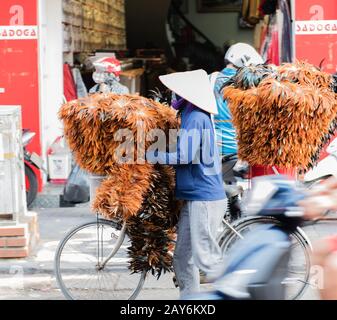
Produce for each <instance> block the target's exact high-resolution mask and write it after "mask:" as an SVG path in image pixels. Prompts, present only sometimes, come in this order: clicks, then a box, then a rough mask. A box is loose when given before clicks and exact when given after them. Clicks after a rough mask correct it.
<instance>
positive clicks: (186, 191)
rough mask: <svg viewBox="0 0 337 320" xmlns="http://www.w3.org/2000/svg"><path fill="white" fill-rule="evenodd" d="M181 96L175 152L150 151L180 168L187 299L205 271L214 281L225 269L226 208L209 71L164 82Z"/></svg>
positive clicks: (180, 256)
mask: <svg viewBox="0 0 337 320" xmlns="http://www.w3.org/2000/svg"><path fill="white" fill-rule="evenodd" d="M160 80H161V81H162V83H163V84H164V85H165V86H166V87H167V88H169V89H170V90H171V91H172V92H173V93H175V95H176V101H174V102H173V107H174V108H175V109H177V110H179V114H181V128H180V131H179V135H178V140H177V147H176V151H175V152H169V153H168V152H160V151H158V150H157V151H154V150H149V151H148V152H147V160H148V161H150V162H151V163H156V162H158V163H161V164H170V165H174V166H175V169H176V198H177V199H179V200H184V206H183V208H182V210H181V212H180V218H179V222H178V232H177V243H176V248H175V252H174V258H173V267H174V270H175V273H176V277H177V282H178V285H179V288H180V294H181V297H182V298H184V297H185V296H186V295H189V294H191V293H194V292H198V291H199V289H200V275H199V271H200V270H201V271H203V272H204V273H205V274H206V275H207V276H208V277H209V278H211V277H213V276H214V274H215V273H216V270H217V269H218V267H220V266H221V265H222V253H221V250H220V247H219V245H218V242H217V241H216V235H217V232H218V230H219V228H220V226H221V222H222V218H223V215H224V212H225V208H226V195H225V191H224V188H223V182H222V176H221V166H220V158H219V154H218V148H217V147H216V141H215V140H216V139H215V131H214V125H213V121H212V115H214V114H217V112H218V111H217V104H216V100H215V97H214V94H213V89H212V86H211V83H210V81H209V77H208V75H207V73H206V72H205V71H204V70H196V71H189V72H181V73H174V74H170V75H166V76H161V77H160Z"/></svg>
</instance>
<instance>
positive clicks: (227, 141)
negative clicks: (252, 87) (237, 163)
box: [211, 43, 264, 156]
mask: <svg viewBox="0 0 337 320" xmlns="http://www.w3.org/2000/svg"><path fill="white" fill-rule="evenodd" d="M262 63H264V61H263V59H262V57H261V56H260V55H259V54H258V52H257V51H256V50H255V49H254V48H253V47H252V46H250V45H249V44H246V43H237V44H234V45H232V46H231V47H230V48H229V49H228V51H227V52H226V55H225V68H224V69H223V70H222V71H221V72H214V73H212V74H211V83H212V85H213V87H214V94H215V98H216V101H217V106H218V112H219V113H218V114H217V115H215V116H214V123H215V130H216V134H217V145H218V147H219V153H220V156H225V155H229V154H236V153H237V149H238V147H237V140H236V133H235V128H234V126H233V123H232V116H231V112H230V110H229V107H228V104H227V101H226V100H224V99H223V94H222V90H221V89H222V88H223V87H224V85H225V84H226V82H227V81H228V80H229V79H230V78H232V77H233V76H235V75H236V73H237V71H238V69H239V68H242V67H244V66H249V65H258V64H262Z"/></svg>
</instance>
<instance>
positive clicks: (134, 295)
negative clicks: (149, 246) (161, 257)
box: [54, 219, 146, 300]
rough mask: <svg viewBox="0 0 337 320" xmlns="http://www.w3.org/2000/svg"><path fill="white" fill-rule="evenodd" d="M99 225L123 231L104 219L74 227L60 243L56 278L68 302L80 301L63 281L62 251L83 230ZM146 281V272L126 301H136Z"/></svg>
mask: <svg viewBox="0 0 337 320" xmlns="http://www.w3.org/2000/svg"><path fill="white" fill-rule="evenodd" d="M98 224H101V225H106V226H109V227H112V228H115V229H116V230H120V229H121V227H120V226H119V225H118V224H117V223H115V222H114V221H110V220H104V219H99V220H95V221H91V222H87V223H83V224H81V225H78V226H76V227H74V228H73V229H71V230H70V231H69V232H68V233H67V234H66V235H65V237H64V238H63V239H62V240H61V241H60V243H59V245H58V247H57V250H56V253H55V259H54V270H55V277H56V281H57V284H58V286H59V288H60V289H61V291H62V293H63V295H64V296H65V297H66V299H68V300H78V299H77V298H76V297H75V296H74V295H73V294H72V293H71V290H70V289H69V288H67V286H66V284H65V282H64V280H63V277H62V272H61V268H60V264H61V256H62V251H63V249H64V247H65V246H66V244H67V242H68V241H69V240H70V239H71V238H72V237H73V236H74V235H76V234H77V233H78V232H80V231H81V230H83V229H85V228H88V227H95V226H96V227H97V225H98ZM122 236H123V237H125V234H124V235H122ZM120 247H121V245H120V246H119V248H120ZM119 248H118V249H119ZM108 264H109V263H108ZM145 279H146V272H145V271H144V272H143V273H141V274H140V278H139V281H138V284H137V285H136V286H135V289H134V290H133V291H132V293H131V294H130V295H129V296H128V298H127V299H126V300H134V299H136V298H137V296H138V294H139V292H140V291H141V289H142V287H143V285H144V282H145ZM116 300H120V299H116Z"/></svg>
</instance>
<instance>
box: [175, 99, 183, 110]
mask: <svg viewBox="0 0 337 320" xmlns="http://www.w3.org/2000/svg"><path fill="white" fill-rule="evenodd" d="M185 103H186V100H185V99H183V98H179V99H177V100H174V101H172V107H173V109H176V110H179V109H180V108H182V107H184V106H185Z"/></svg>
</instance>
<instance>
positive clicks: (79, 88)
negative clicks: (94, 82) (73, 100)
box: [73, 68, 88, 98]
mask: <svg viewBox="0 0 337 320" xmlns="http://www.w3.org/2000/svg"><path fill="white" fill-rule="evenodd" d="M73 77H74V81H75V85H76V93H77V97H78V98H84V97H86V96H87V95H88V90H87V88H86V86H85V84H84V82H83V78H82V75H81V72H80V70H79V69H78V68H73Z"/></svg>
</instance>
